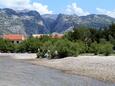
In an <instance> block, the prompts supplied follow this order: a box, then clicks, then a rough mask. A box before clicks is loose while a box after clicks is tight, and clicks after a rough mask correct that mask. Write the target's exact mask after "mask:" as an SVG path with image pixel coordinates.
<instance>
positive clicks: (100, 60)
mask: <svg viewBox="0 0 115 86" xmlns="http://www.w3.org/2000/svg"><path fill="white" fill-rule="evenodd" d="M114 57H115V56H78V57H67V58H63V59H53V60H48V59H35V60H30V61H29V62H30V63H32V64H33V65H40V66H45V67H49V68H53V69H57V70H61V71H62V72H64V73H68V74H75V75H79V76H85V77H89V78H94V79H97V80H101V81H104V82H106V81H107V82H110V83H115V72H114V71H115V58H114Z"/></svg>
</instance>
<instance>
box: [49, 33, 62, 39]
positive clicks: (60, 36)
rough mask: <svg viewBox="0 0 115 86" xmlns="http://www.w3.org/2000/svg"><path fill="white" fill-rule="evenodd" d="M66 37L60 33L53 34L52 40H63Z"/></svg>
mask: <svg viewBox="0 0 115 86" xmlns="http://www.w3.org/2000/svg"><path fill="white" fill-rule="evenodd" d="M63 37H64V34H59V33H52V34H51V38H58V39H60V38H63Z"/></svg>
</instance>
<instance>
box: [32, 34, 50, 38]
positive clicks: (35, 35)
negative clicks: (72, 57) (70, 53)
mask: <svg viewBox="0 0 115 86" xmlns="http://www.w3.org/2000/svg"><path fill="white" fill-rule="evenodd" d="M44 36H48V37H49V34H33V35H32V37H34V38H41V37H44Z"/></svg>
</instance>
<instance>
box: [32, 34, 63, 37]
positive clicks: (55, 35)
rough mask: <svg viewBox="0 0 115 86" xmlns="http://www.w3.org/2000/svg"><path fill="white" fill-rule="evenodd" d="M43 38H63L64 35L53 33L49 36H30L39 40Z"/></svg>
mask: <svg viewBox="0 0 115 86" xmlns="http://www.w3.org/2000/svg"><path fill="white" fill-rule="evenodd" d="M43 36H48V37H51V38H63V37H64V34H59V33H53V34H51V35H49V34H33V35H32V37H34V38H41V37H43Z"/></svg>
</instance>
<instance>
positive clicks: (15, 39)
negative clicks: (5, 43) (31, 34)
mask: <svg viewBox="0 0 115 86" xmlns="http://www.w3.org/2000/svg"><path fill="white" fill-rule="evenodd" d="M2 38H3V39H7V40H10V41H12V42H13V43H20V42H22V41H24V40H25V36H23V35H20V34H7V35H3V36H2Z"/></svg>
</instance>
